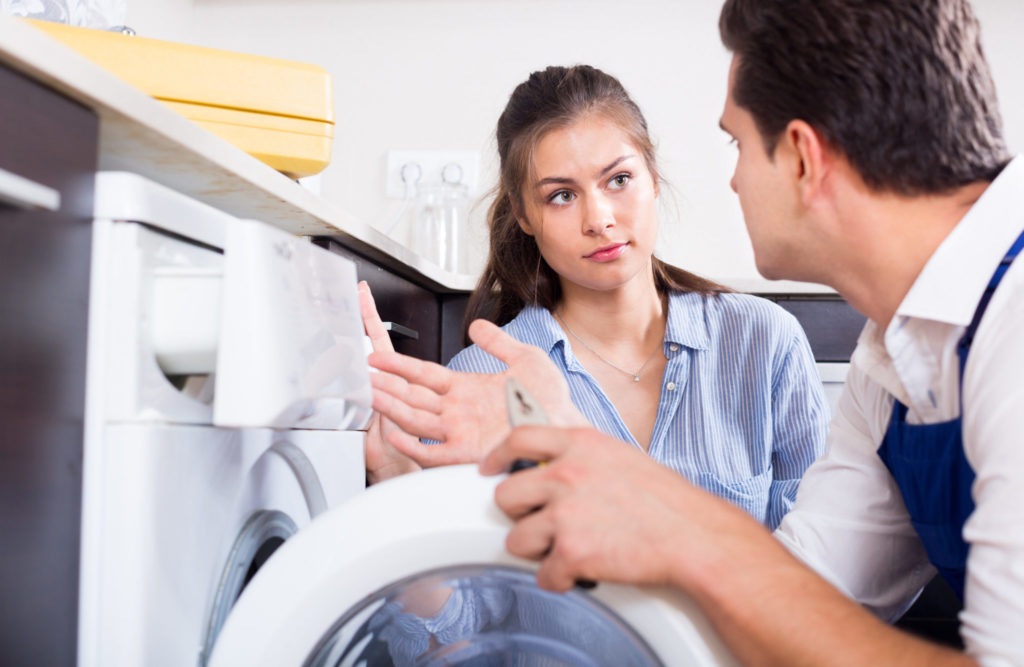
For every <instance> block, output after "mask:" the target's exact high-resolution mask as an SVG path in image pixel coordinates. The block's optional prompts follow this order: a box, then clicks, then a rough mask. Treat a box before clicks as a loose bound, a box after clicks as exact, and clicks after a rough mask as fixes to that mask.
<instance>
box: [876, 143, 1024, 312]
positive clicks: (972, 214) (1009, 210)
mask: <svg viewBox="0 0 1024 667" xmlns="http://www.w3.org/2000/svg"><path fill="white" fill-rule="evenodd" d="M1022 229H1024V157H1016V158H1014V159H1013V160H1012V161H1011V162H1010V163H1009V164H1008V165H1006V167H1005V168H1004V169H1003V171H1002V173H1000V174H999V176H998V177H997V178H996V179H995V180H994V181H992V183H991V184H990V185H989V186H988V188H986V190H985V192H983V193H982V195H981V197H980V198H979V199H978V201H977V202H975V204H974V206H972V207H971V208H970V210H969V211H967V214H966V215H964V217H963V219H962V220H960V222H959V223H957V225H956V227H954V228H953V231H952V232H950V234H949V236H947V237H946V238H945V240H943V242H942V243H941V244H940V245H939V247H938V249H937V250H936V251H935V252H934V253H933V254H932V256H931V258H930V259H929V260H928V263H927V264H925V266H924V269H922V271H921V273H920V274H919V275H918V277H917V279H916V280H915V281H914V284H913V285H912V286H911V287H910V291H909V292H907V295H906V296H905V297H904V298H903V303H901V304H900V306H899V308H898V309H897V310H896V318H894V319H893V325H895V324H896V323H897V320H898V319H900V318H906V317H919V318H924V319H929V320H935V321H939V322H946V323H949V324H954V325H959V326H965V325H967V324H968V323H969V322H970V321H971V317H972V316H973V315H974V310H975V308H977V305H978V301H979V300H980V299H981V294H982V292H984V291H985V287H986V286H987V285H988V281H989V279H990V278H991V277H992V272H993V271H995V268H996V265H997V264H999V260H1000V259H1002V257H1003V255H1005V254H1006V251H1007V250H1009V248H1010V245H1011V244H1012V243H1013V241H1014V239H1015V238H1017V235H1018V234H1020V232H1021V230H1022ZM890 326H892V325H890Z"/></svg>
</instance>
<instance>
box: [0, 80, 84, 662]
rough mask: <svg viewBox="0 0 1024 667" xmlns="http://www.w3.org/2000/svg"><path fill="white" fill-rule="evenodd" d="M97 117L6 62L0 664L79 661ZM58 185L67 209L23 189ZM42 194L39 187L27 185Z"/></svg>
mask: <svg viewBox="0 0 1024 667" xmlns="http://www.w3.org/2000/svg"><path fill="white" fill-rule="evenodd" d="M97 137H98V122H97V118H96V116H95V114H93V112H92V111H90V110H88V109H85V108H83V107H81V106H79V105H78V104H76V103H74V102H72V101H70V100H68V99H66V98H64V97H62V96H60V95H59V94H57V93H55V92H53V91H51V90H49V89H47V88H45V87H43V86H40V85H39V84H37V83H35V82H33V81H31V80H29V79H27V78H25V77H23V76H21V75H19V74H17V73H15V72H13V71H11V70H9V69H7V68H4V67H0V170H2V171H0V535H2V537H0V599H2V600H4V604H3V605H2V606H0V664H5V665H73V664H75V659H76V658H75V656H76V642H77V639H76V638H77V623H78V621H77V619H78V557H79V526H80V521H81V497H82V442H83V416H84V405H85V360H86V324H87V319H88V289H89V254H90V234H91V225H90V221H91V217H92V190H93V178H94V174H95V171H96V160H97ZM36 185H38V186H41V187H39V188H38V189H39V190H44V191H49V192H50V194H52V191H56V193H59V196H60V204H59V207H57V209H56V210H45V209H42V210H41V209H39V208H36V207H34V206H32V205H31V203H26V202H25V201H19V200H20V199H21V197H20V195H21V194H23V193H24V192H25V187H27V188H28V190H29V192H31V191H32V188H33V187H34V186H36ZM29 199H30V200H31V197H30V198H29Z"/></svg>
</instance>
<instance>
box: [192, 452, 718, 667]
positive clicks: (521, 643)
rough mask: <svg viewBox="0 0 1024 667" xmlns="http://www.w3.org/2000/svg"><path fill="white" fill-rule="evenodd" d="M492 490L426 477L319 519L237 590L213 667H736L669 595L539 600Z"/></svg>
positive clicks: (467, 480)
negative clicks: (510, 549)
mask: <svg viewBox="0 0 1024 667" xmlns="http://www.w3.org/2000/svg"><path fill="white" fill-rule="evenodd" d="M499 481H500V478H497V477H482V476H481V475H480V474H479V473H478V472H477V469H476V466H473V465H467V466H452V467H445V468H435V469H432V470H427V471H423V472H419V473H415V474H411V475H406V476H403V477H400V478H397V479H394V480H391V481H388V482H385V483H383V484H379V485H376V486H373V487H371V488H370V489H368V490H367V491H366V492H365V493H362V494H360V495H358V496H356V497H355V498H353V499H352V500H350V501H348V502H347V503H345V504H344V505H342V506H340V507H337V508H335V509H333V510H330V511H328V512H326V513H324V514H322V515H321V516H319V517H318V518H317V519H316V520H314V521H313V522H312V523H311V524H310V525H308V526H307V527H305V528H303V529H302V530H300V531H299V532H298V534H296V535H295V536H294V537H292V538H291V539H289V540H288V541H287V542H285V543H284V545H283V546H282V547H281V548H279V549H278V550H277V551H276V552H275V553H274V555H273V557H272V558H270V560H269V561H268V562H267V563H266V564H265V565H264V566H263V567H262V569H260V570H259V572H258V573H257V575H256V576H255V577H254V578H253V580H252V581H251V582H250V583H249V585H248V586H247V587H246V588H245V590H244V591H243V592H242V595H241V597H240V598H239V600H238V602H237V604H236V605H235V607H234V608H233V609H232V611H231V613H230V615H229V616H228V619H227V622H226V623H225V625H224V628H223V630H222V631H221V633H220V636H219V637H218V639H217V643H216V645H215V647H214V652H213V655H212V657H211V660H210V664H211V665H214V666H215V667H218V666H219V667H231V666H236V665H267V666H274V667H280V666H282V665H332V666H333V665H352V666H358V665H388V664H395V665H413V664H415V665H506V664H509V665H511V664H514V665H671V666H673V667H675V666H676V665H723V664H725V665H729V664H735V663H734V661H733V659H732V658H731V657H730V655H729V653H728V652H727V651H726V649H725V648H724V647H723V645H722V644H721V643H720V641H719V640H718V638H717V637H716V636H715V634H714V633H713V631H712V630H711V627H710V624H708V622H707V621H706V620H705V619H704V617H703V616H702V615H701V614H700V613H699V611H698V610H697V608H696V606H695V605H694V604H693V603H692V601H690V600H689V599H688V598H687V597H685V596H683V595H682V594H680V593H678V592H675V591H671V590H666V589H641V588H639V587H632V586H620V585H615V584H608V583H601V584H599V585H598V586H597V587H596V588H594V589H592V590H583V589H576V590H573V591H570V592H568V593H564V594H557V593H550V592H547V591H542V590H540V589H539V588H538V587H537V585H536V583H535V581H534V572H535V568H536V566H535V565H534V564H533V563H531V562H528V561H524V560H520V559H517V558H514V557H512V556H510V555H509V554H508V553H507V552H506V551H505V546H504V542H505V535H506V534H507V532H508V529H509V526H510V522H509V521H508V519H507V518H506V517H505V516H504V515H503V514H502V513H501V512H500V511H499V510H498V508H497V507H496V506H495V504H494V501H493V496H494V487H495V485H496V484H497V483H498V482H499Z"/></svg>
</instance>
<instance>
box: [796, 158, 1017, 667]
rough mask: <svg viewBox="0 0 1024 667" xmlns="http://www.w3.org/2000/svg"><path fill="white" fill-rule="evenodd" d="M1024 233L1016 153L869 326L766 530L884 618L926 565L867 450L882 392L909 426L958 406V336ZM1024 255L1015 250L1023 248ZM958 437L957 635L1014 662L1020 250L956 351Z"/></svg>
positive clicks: (975, 649) (896, 496) (910, 593)
mask: <svg viewBox="0 0 1024 667" xmlns="http://www.w3.org/2000/svg"><path fill="white" fill-rule="evenodd" d="M1022 230H1024V157H1018V158H1016V159H1014V160H1013V161H1012V162H1011V163H1010V164H1009V165H1007V167H1006V168H1005V169H1004V170H1003V172H1002V173H1001V174H1000V175H999V177H998V178H997V179H996V180H995V181H994V182H993V183H992V184H991V185H990V186H989V187H988V188H987V189H986V190H985V192H984V194H983V195H982V196H981V198H980V199H979V200H978V201H977V202H976V203H975V205H974V206H973V207H972V208H971V209H970V211H968V213H967V215H965V216H964V218H963V219H962V220H961V221H960V223H959V224H957V226H956V227H955V228H954V229H953V231H952V232H951V233H950V235H949V236H948V237H947V238H946V239H945V240H944V241H943V243H942V245H940V246H939V248H938V249H937V250H936V251H935V253H934V254H933V255H932V257H931V258H930V259H929V260H928V263H927V264H926V265H925V267H924V269H923V270H922V271H921V274H920V275H919V276H918V277H917V280H916V281H915V282H914V284H913V286H912V287H911V289H910V291H909V292H908V293H907V295H906V297H905V298H904V300H903V303H901V304H900V307H899V308H898V309H897V311H896V316H895V317H894V318H893V320H892V322H891V323H890V324H889V326H888V327H887V328H886V330H885V331H884V332H883V331H882V330H881V329H880V327H879V326H878V325H877V324H875V323H874V322H870V321H869V322H868V323H867V325H866V326H865V328H864V331H863V332H862V333H861V336H860V339H859V341H858V344H857V349H856V350H855V351H854V354H853V357H852V359H851V366H850V372H849V376H848V378H847V381H846V387H845V389H844V391H843V394H842V396H841V397H840V399H839V405H838V408H837V411H836V415H835V416H834V417H833V420H832V424H831V427H830V433H829V439H828V451H827V453H826V454H825V456H824V457H823V458H822V459H820V460H819V461H818V462H817V463H815V464H814V465H812V466H811V468H810V469H809V470H808V471H807V474H806V475H805V477H804V479H803V482H802V483H801V485H800V490H799V492H798V494H797V500H796V504H795V506H794V508H793V510H792V511H791V512H790V513H789V514H788V515H787V516H786V518H785V519H784V520H783V522H782V525H781V526H780V527H779V529H778V531H776V536H777V537H778V539H779V540H780V541H781V542H782V543H783V544H784V545H786V547H787V548H789V549H790V551H792V552H793V553H794V554H795V555H796V556H797V557H799V558H801V559H802V560H804V561H805V562H806V563H807V564H808V565H810V566H811V567H813V568H814V569H816V570H817V571H818V572H819V573H821V574H822V576H824V577H825V578H827V579H828V580H830V581H831V582H833V583H834V584H835V585H836V586H837V587H838V588H839V589H840V590H843V591H844V592H846V593H847V594H848V595H850V596H851V597H853V598H854V599H856V600H857V601H859V602H860V603H861V604H863V605H864V606H865V607H867V608H868V609H870V610H872V611H873V612H875V613H876V614H878V615H879V616H880V617H882V618H884V619H886V620H894V619H896V618H898V617H899V616H900V614H902V613H903V612H904V611H905V610H906V608H907V607H908V606H909V605H910V604H911V603H912V602H913V599H914V598H915V596H916V594H917V592H918V590H919V589H920V588H921V586H923V585H924V584H925V583H927V581H928V580H929V579H930V578H931V577H932V575H933V574H934V572H935V570H934V568H932V566H931V565H930V564H929V562H928V558H927V555H926V554H925V551H924V548H923V547H922V545H921V543H920V541H919V540H918V538H917V534H916V533H915V532H914V528H913V527H912V526H911V525H910V518H909V516H908V514H907V510H906V507H905V506H904V504H903V500H902V498H901V496H900V493H899V490H898V489H897V487H896V484H895V482H894V481H893V479H892V477H891V475H890V474H889V471H888V470H887V469H886V467H885V465H884V464H883V463H882V461H881V459H879V457H878V455H877V453H876V452H877V449H878V446H879V445H880V444H881V442H882V438H883V437H884V435H885V431H886V429H887V427H888V425H889V419H890V417H891V415H892V408H893V398H894V397H895V398H898V399H899V400H900V401H902V402H903V403H904V404H905V405H906V406H907V407H908V414H907V420H908V421H909V422H910V423H918V424H920V423H934V422H940V421H946V420H950V419H954V418H955V417H956V416H957V415H958V414H959V412H960V394H959V392H958V386H959V383H960V382H959V361H958V359H957V355H956V345H957V342H958V341H959V339H960V337H961V335H962V334H963V332H964V330H965V329H966V326H967V324H969V323H970V320H971V318H972V316H973V315H974V311H975V308H976V307H977V305H978V301H979V299H980V298H981V296H982V293H983V292H984V289H985V287H986V286H987V284H988V281H989V279H990V278H991V277H992V273H993V271H994V270H995V268H996V266H997V265H998V263H999V261H1000V260H1001V259H1002V257H1003V255H1004V254H1005V253H1006V251H1007V250H1008V249H1009V248H1010V246H1011V245H1012V244H1013V241H1014V240H1015V239H1016V238H1017V236H1018V234H1020V232H1021V231H1022ZM1022 254H1024V253H1022ZM962 400H963V427H962V428H963V443H964V453H965V456H966V458H967V461H968V463H970V465H971V467H972V468H973V469H974V472H975V476H976V477H975V481H974V484H973V486H972V488H971V494H972V496H973V499H974V503H975V510H974V512H973V513H972V514H971V515H970V517H968V519H967V522H966V524H965V525H964V532H963V534H964V539H965V540H966V541H967V542H968V543H969V544H970V553H969V555H968V559H967V578H966V585H965V594H964V598H965V599H964V602H965V606H964V611H963V612H962V613H961V615H960V620H961V622H962V628H961V634H962V637H963V639H964V643H965V645H966V649H967V652H968V653H969V654H971V655H972V656H974V657H975V658H976V659H978V660H979V661H981V662H982V663H983V664H985V665H1004V664H1014V665H1024V256H1018V258H1017V260H1016V261H1015V262H1014V263H1013V265H1012V266H1011V267H1010V269H1009V271H1007V273H1006V275H1005V276H1004V277H1003V281H1002V283H1000V285H999V287H998V289H997V290H996V292H995V294H994V296H993V297H992V300H991V302H990V303H989V306H988V310H987V311H986V313H985V316H984V317H983V318H982V321H981V325H980V327H979V329H978V331H977V334H976V336H975V339H974V343H973V344H972V346H971V350H970V354H969V355H968V358H967V367H966V369H965V371H964V388H963V397H962Z"/></svg>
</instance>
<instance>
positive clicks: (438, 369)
mask: <svg viewBox="0 0 1024 667" xmlns="http://www.w3.org/2000/svg"><path fill="white" fill-rule="evenodd" d="M367 361H369V363H370V365H371V366H373V367H374V368H376V369H377V370H379V371H384V372H385V373H391V374H392V375H397V376H399V377H401V378H403V379H404V380H405V381H407V382H408V383H409V384H413V385H421V386H423V387H426V388H428V389H430V390H431V391H433V392H435V393H437V394H446V393H448V390H449V389H450V388H451V382H452V376H453V375H454V374H455V371H451V370H448V369H447V368H445V367H444V366H442V365H440V364H435V363H434V362H432V361H423V360H422V359H416V358H414V357H409V356H406V355H404V354H399V353H397V352H387V351H384V352H377V351H375V352H374V353H373V354H371V355H370V356H369V357H368V358H367Z"/></svg>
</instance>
